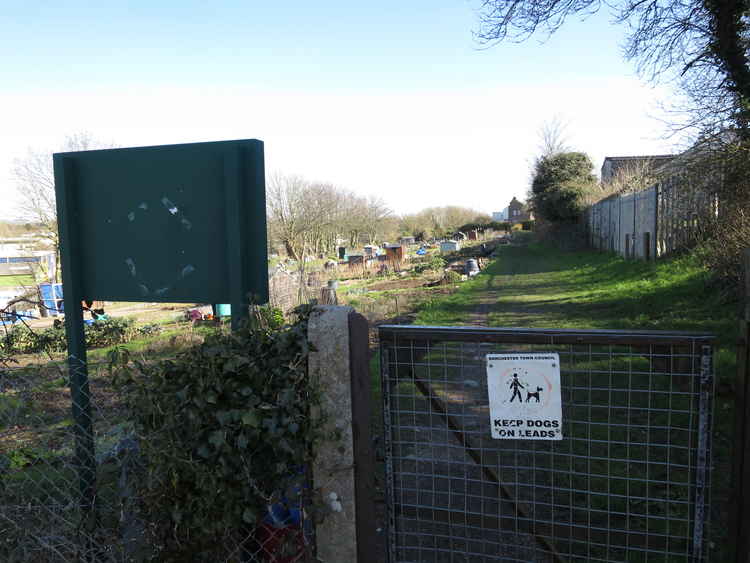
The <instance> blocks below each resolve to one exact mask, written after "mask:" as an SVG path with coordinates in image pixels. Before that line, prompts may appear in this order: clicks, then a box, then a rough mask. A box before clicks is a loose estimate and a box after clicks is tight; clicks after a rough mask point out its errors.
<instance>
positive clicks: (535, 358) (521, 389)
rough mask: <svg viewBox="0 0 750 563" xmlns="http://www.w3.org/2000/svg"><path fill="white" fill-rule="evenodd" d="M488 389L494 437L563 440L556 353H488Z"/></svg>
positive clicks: (558, 362) (558, 367) (557, 357)
mask: <svg viewBox="0 0 750 563" xmlns="http://www.w3.org/2000/svg"><path fill="white" fill-rule="evenodd" d="M487 390H488V394H489V400H490V428H491V432H492V437H493V438H496V439H521V440H561V439H562V437H563V436H562V401H561V399H560V358H559V356H558V354H556V353H532V354H523V353H516V354H488V355H487Z"/></svg>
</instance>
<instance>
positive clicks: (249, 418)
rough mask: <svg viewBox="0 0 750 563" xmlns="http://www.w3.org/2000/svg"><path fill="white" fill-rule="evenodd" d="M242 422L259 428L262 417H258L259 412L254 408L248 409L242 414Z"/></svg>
mask: <svg viewBox="0 0 750 563" xmlns="http://www.w3.org/2000/svg"><path fill="white" fill-rule="evenodd" d="M242 424H246V425H247V426H252V427H253V428H258V426H260V419H259V418H258V414H257V413H256V412H255V411H254V410H252V411H247V412H246V413H245V414H243V415H242Z"/></svg>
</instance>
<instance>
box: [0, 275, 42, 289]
mask: <svg viewBox="0 0 750 563" xmlns="http://www.w3.org/2000/svg"><path fill="white" fill-rule="evenodd" d="M35 284H36V282H35V281H34V276H0V287H21V286H30V285H35Z"/></svg>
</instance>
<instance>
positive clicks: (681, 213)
mask: <svg viewBox="0 0 750 563" xmlns="http://www.w3.org/2000/svg"><path fill="white" fill-rule="evenodd" d="M718 205H719V204H718V200H717V198H716V195H715V194H713V193H711V192H710V191H707V190H704V189H698V188H695V187H694V186H690V185H688V184H687V183H686V182H685V181H681V180H680V179H679V178H670V179H668V180H665V181H664V182H661V183H659V184H657V185H655V186H652V187H650V188H648V189H646V190H643V191H640V192H637V193H633V194H627V195H621V196H612V197H609V198H607V199H604V200H602V201H599V202H597V203H595V204H594V205H592V206H590V207H589V208H588V209H587V210H586V214H585V219H586V227H587V230H588V235H589V243H590V244H591V246H592V247H593V248H597V249H599V250H605V251H610V252H616V253H618V254H620V255H622V256H625V257H629V258H639V259H647V260H651V259H654V258H657V257H659V256H663V255H666V254H669V253H671V252H674V251H675V250H679V249H681V248H687V247H690V246H691V245H693V244H694V243H695V241H696V240H698V238H699V237H700V235H701V232H703V230H704V229H705V228H706V224H707V221H708V220H713V219H716V217H718V209H719V207H718Z"/></svg>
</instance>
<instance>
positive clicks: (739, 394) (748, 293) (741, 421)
mask: <svg viewBox="0 0 750 563" xmlns="http://www.w3.org/2000/svg"><path fill="white" fill-rule="evenodd" d="M743 258H744V262H743V264H744V271H745V296H744V297H745V308H744V313H743V318H742V319H740V337H739V343H738V346H737V376H736V379H735V383H734V387H735V389H734V425H735V426H734V448H733V452H732V490H733V493H734V494H733V497H732V498H733V502H732V511H731V515H732V518H731V524H732V528H731V529H732V534H730V535H733V536H734V540H735V546H736V558H735V561H736V563H748V562H750V459H748V457H750V444H749V443H748V441H749V440H750V432H748V425H749V424H750V413H749V412H748V409H749V408H750V400H749V399H750V397H748V395H749V394H750V388H749V386H748V383H750V377H748V366H750V357H749V354H750V345H749V341H748V339H749V338H750V249H746V250H745V254H744V257H743Z"/></svg>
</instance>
